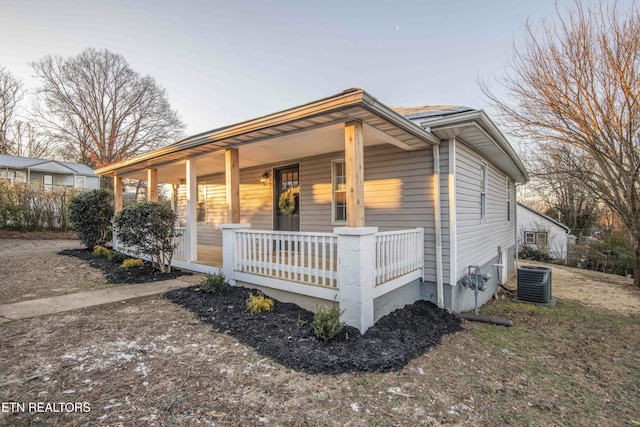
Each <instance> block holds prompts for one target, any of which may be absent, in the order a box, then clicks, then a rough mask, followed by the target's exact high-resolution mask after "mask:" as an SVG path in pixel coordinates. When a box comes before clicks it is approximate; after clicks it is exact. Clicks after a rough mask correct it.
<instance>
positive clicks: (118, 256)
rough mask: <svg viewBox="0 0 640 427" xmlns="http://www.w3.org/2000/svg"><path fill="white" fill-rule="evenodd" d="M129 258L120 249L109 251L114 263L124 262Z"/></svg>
mask: <svg viewBox="0 0 640 427" xmlns="http://www.w3.org/2000/svg"><path fill="white" fill-rule="evenodd" d="M125 259H127V255H126V254H123V253H122V252H118V251H109V261H111V262H113V263H114V264H122V262H123V261H124V260H125Z"/></svg>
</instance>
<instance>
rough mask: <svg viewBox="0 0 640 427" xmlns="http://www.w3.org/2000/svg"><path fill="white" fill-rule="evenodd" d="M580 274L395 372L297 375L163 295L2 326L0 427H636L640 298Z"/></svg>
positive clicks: (505, 302)
mask: <svg viewBox="0 0 640 427" xmlns="http://www.w3.org/2000/svg"><path fill="white" fill-rule="evenodd" d="M46 244H47V243H46V242H41V243H39V244H38V245H36V246H43V245H46ZM5 253H7V252H3V256H4V254H5ZM68 258H69V257H62V256H52V257H51V260H52V264H55V263H56V262H57V263H58V266H66V265H68V262H69V259H68ZM53 260H55V262H54V261H53ZM23 268H24V269H25V273H26V272H27V271H28V270H29V269H32V268H33V264H23ZM52 268H55V267H52ZM75 270H77V269H75ZM64 271H65V274H66V275H67V277H68V278H69V279H70V280H75V279H74V277H75V275H76V271H72V270H69V269H66V270H64ZM79 271H81V270H79ZM572 273H573V274H572ZM564 274H566V275H570V276H571V278H567V277H565V276H563V275H564ZM582 274H583V273H582V271H581V270H580V271H572V270H571V269H566V270H565V268H564V267H554V272H553V293H554V295H553V296H554V297H556V298H557V299H558V305H557V307H555V308H547V307H540V306H535V305H530V304H521V303H513V302H511V301H510V299H509V298H504V299H499V300H497V301H491V302H490V303H489V304H487V305H486V306H484V307H482V308H481V314H484V315H488V316H497V317H504V318H510V319H512V320H513V321H514V323H515V326H514V327H512V328H504V327H496V326H491V325H486V324H481V323H471V322H464V324H463V326H464V330H462V331H460V332H457V333H455V334H452V335H447V336H445V337H444V338H443V341H442V343H441V344H440V345H438V346H436V347H433V348H431V349H430V350H429V351H427V352H426V353H424V354H423V355H421V356H419V357H417V358H415V359H414V360H412V361H411V362H410V363H409V364H408V365H406V366H405V367H404V368H402V369H400V370H397V371H393V372H387V373H367V374H340V375H312V374H308V373H302V372H298V371H294V370H292V369H290V368H286V367H284V366H282V365H280V364H278V363H276V362H274V361H273V360H272V359H270V358H268V357H264V356H262V355H260V354H259V353H258V352H256V351H255V350H254V349H253V348H251V347H249V346H247V345H245V344H243V343H241V342H239V341H238V340H236V339H235V338H233V337H232V336H230V335H227V334H224V333H218V332H215V331H214V329H213V327H212V326H211V325H209V324H205V323H203V322H201V321H200V319H199V318H198V317H197V316H196V315H194V314H193V313H191V312H190V311H188V310H186V309H184V308H182V307H180V306H178V305H176V304H174V303H172V302H170V301H169V300H168V299H166V298H164V297H162V296H155V297H148V298H142V299H138V300H133V301H128V302H121V303H115V304H111V305H107V306H101V307H94V308H90V309H84V310H78V311H75V312H70V313H66V314H59V315H53V316H45V317H40V318H35V319H26V320H20V321H14V322H8V323H5V324H3V325H0V342H2V346H0V402H2V404H3V411H2V412H0V425H11V426H27V425H29V426H32V425H33V426H38V425H42V426H50V425H65V426H66V425H69V426H75V425H110V426H125V425H142V426H145V425H146V426H173V425H216V426H235V425H247V426H259V425H274V426H307V425H310V426H344V425H349V426H414V425H432V426H437V425H604V426H608V425H637V424H640V409H639V408H640V339H639V338H638V337H639V336H640V316H639V315H638V313H637V311H635V310H636V309H634V308H633V307H637V306H636V305H635V304H637V303H638V302H639V301H640V291H639V290H636V289H633V288H629V287H628V286H627V285H625V283H621V284H619V283H618V279H617V278H611V277H609V276H607V277H602V278H600V276H598V275H597V276H592V273H590V272H585V273H584V274H586V276H582ZM587 279H589V280H593V281H595V283H594V284H593V287H594V288H595V287H597V286H600V288H601V290H602V293H603V294H606V298H603V299H598V298H597V294H596V293H595V292H583V291H581V287H584V286H583V285H584V283H585V282H586V280H587ZM609 279H611V280H612V281H613V282H609V281H607V280H609ZM4 283H5V282H4V281H3V282H0V284H2V286H4ZM589 286H591V285H589ZM616 295H617V296H616ZM627 300H631V301H627ZM623 304H627V305H623ZM619 307H627V308H626V309H624V310H622V309H619ZM30 403H31V404H33V405H34V406H33V408H34V410H32V411H29V408H30V407H29V404H30ZM55 403H57V404H58V406H57V407H56V406H55V405H54V404H55ZM21 404H22V405H23V406H24V408H25V409H24V410H21V408H20V405H21ZM37 404H40V406H36V405H37ZM47 404H49V406H47ZM64 404H71V406H70V407H67V408H66V410H61V408H64V407H61V406H60V405H64ZM76 404H78V405H79V406H77V409H75V410H74V411H73V412H68V410H69V409H70V408H72V409H73V408H76V406H74V405H76ZM5 408H6V409H8V410H4V409H5ZM38 409H40V410H41V411H40V412H38V411H37V410H38Z"/></svg>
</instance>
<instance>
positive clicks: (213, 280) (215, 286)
mask: <svg viewBox="0 0 640 427" xmlns="http://www.w3.org/2000/svg"><path fill="white" fill-rule="evenodd" d="M199 286H200V290H202V292H206V293H208V294H216V293H219V292H226V291H228V290H229V284H228V283H227V281H226V278H225V277H224V274H223V273H217V274H207V276H206V277H205V278H204V279H202V281H201V282H200V284H199Z"/></svg>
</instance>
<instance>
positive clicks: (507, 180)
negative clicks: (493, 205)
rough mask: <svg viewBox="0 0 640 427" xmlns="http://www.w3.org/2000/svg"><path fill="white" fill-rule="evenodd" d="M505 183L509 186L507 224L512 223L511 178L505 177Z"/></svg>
mask: <svg viewBox="0 0 640 427" xmlns="http://www.w3.org/2000/svg"><path fill="white" fill-rule="evenodd" d="M505 185H506V187H507V224H510V223H511V180H510V179H509V177H508V176H507V177H505Z"/></svg>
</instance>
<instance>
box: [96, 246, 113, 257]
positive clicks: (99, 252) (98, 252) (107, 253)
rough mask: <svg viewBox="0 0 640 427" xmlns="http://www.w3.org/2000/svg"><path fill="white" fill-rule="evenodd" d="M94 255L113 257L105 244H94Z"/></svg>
mask: <svg viewBox="0 0 640 427" xmlns="http://www.w3.org/2000/svg"><path fill="white" fill-rule="evenodd" d="M93 256H95V257H98V258H111V251H110V250H109V249H107V248H105V247H104V246H94V247H93Z"/></svg>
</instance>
